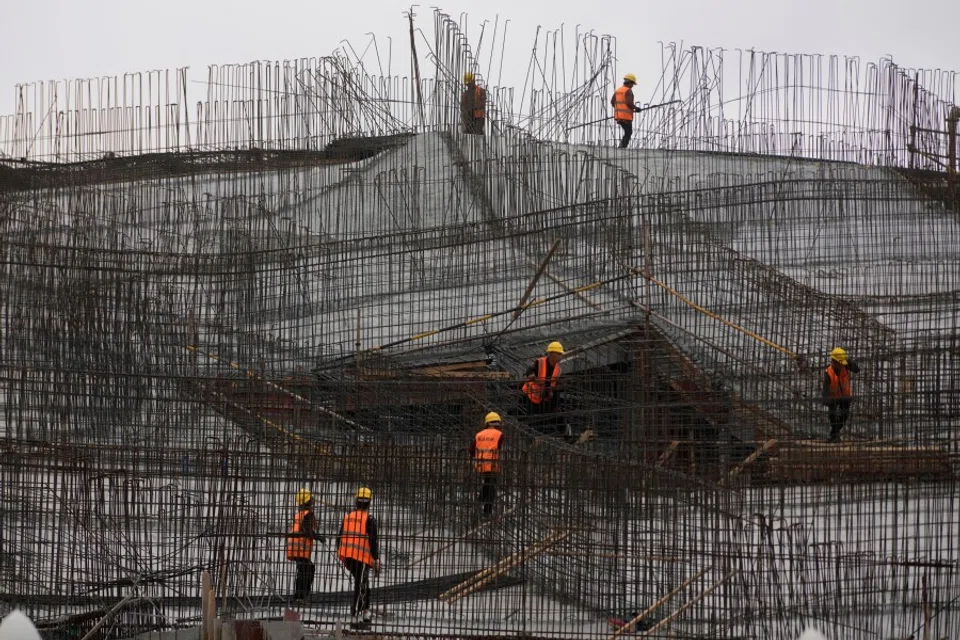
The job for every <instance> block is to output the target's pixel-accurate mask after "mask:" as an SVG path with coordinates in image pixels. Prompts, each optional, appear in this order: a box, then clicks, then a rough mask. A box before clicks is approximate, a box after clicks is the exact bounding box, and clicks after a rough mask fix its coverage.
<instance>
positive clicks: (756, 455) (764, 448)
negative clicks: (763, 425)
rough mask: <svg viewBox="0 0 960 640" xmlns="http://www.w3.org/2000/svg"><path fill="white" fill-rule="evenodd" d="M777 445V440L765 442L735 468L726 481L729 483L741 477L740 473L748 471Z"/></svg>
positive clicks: (772, 439)
mask: <svg viewBox="0 0 960 640" xmlns="http://www.w3.org/2000/svg"><path fill="white" fill-rule="evenodd" d="M776 444H777V440H776V438H771V439H769V440H767V441H766V442H764V443H763V445H762V446H761V447H760V448H759V449H757V450H756V451H754V452H753V453H751V454H750V455H749V456H747V458H746V459H745V460H744V461H743V462H741V463H740V464H738V465H737V466H735V467H734V468H733V469H731V470H730V472H729V473H728V474H727V477H726V481H727V482H729V481H730V480H733V479H734V478H736V477H737V476H738V475H740V473H741V472H742V471H743V470H744V469H746V468H747V467H748V466H750V465H751V464H753V463H754V462H755V461H756V459H757V458H759V457H760V456H761V455H762V454H763V453H764V452H766V451H769V450H770V449H772V448H773V447H774V446H775V445H776Z"/></svg>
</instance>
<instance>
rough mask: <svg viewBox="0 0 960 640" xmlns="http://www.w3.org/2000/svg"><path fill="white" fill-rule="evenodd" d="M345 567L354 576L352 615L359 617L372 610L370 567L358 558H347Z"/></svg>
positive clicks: (344, 562)
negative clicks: (362, 613) (363, 612)
mask: <svg viewBox="0 0 960 640" xmlns="http://www.w3.org/2000/svg"><path fill="white" fill-rule="evenodd" d="M343 564H344V566H346V567H347V570H348V571H349V572H350V575H351V576H353V601H352V602H351V603H350V615H353V616H356V615H359V614H360V612H361V611H366V610H367V609H369V608H370V569H371V567H370V565H367V564H364V563H362V562H360V561H359V560H357V559H356V558H347V559H346V560H344V561H343Z"/></svg>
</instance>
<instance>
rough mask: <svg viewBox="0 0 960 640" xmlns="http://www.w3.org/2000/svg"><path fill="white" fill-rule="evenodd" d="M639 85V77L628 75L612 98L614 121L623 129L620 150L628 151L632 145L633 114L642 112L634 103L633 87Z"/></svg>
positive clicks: (624, 77)
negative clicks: (628, 147) (629, 145)
mask: <svg viewBox="0 0 960 640" xmlns="http://www.w3.org/2000/svg"><path fill="white" fill-rule="evenodd" d="M636 84H637V76H635V75H633V74H632V73H628V74H627V75H625V76H623V85H622V86H620V87H619V88H618V89H617V90H616V91H614V92H613V97H612V98H610V104H611V105H612V106H613V119H614V120H616V121H617V124H618V125H620V128H621V129H623V137H622V138H620V148H621V149H626V148H627V145H628V144H630V137H631V136H633V114H634V113H636V112H637V111H640V108H639V107H638V106H637V105H636V104H634V102H633V87H634V85H636Z"/></svg>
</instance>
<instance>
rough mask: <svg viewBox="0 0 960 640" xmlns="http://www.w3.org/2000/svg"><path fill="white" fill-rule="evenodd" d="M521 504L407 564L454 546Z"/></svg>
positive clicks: (498, 520) (497, 520) (500, 518)
mask: <svg viewBox="0 0 960 640" xmlns="http://www.w3.org/2000/svg"><path fill="white" fill-rule="evenodd" d="M521 504H522V502H518V503H517V504H515V505H514V506H513V507H511V508H510V509H509V510H508V511H505V512H503V513H501V514H500V515H499V516H497V517H496V518H490V519H489V520H487V521H485V522H483V523H481V524H480V525H478V526H476V527H474V528H473V529H471V530H470V531H467V532H466V533H465V534H463V535H462V536H459V537H457V538H454V539H453V540H451V541H450V542H448V543H447V544H445V545H442V546H441V547H440V548H439V549H436V550H434V551H431V552H430V553H428V554H427V555H425V556H421V557H420V558H418V559H416V560H414V561H413V562H411V563H410V564H409V565H408V566H411V567H415V566H417V565H418V564H420V563H421V562H423V561H424V560H428V559H429V558H432V557H433V556H435V555H437V554H438V553H440V552H441V551H446V550H447V549H449V548H450V547H452V546H454V545H456V544H458V543H460V542H464V541H465V540H467V538H469V537H470V536H472V535H473V534H475V533H477V532H478V531H482V530H484V529H486V528H487V527H489V526H490V525H491V524H494V523H496V522H500V521H501V520H503V519H504V518H506V517H507V516H509V515H511V514H512V513H513V512H514V511H516V510H517V509H518V508H519V507H520V505H521Z"/></svg>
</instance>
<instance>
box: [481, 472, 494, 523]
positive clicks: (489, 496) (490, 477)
mask: <svg viewBox="0 0 960 640" xmlns="http://www.w3.org/2000/svg"><path fill="white" fill-rule="evenodd" d="M496 500H497V474H496V473H492V472H491V473H481V474H480V504H481V505H482V506H483V512H484V513H485V514H487V515H490V514H491V513H493V503H494V502H496Z"/></svg>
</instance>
